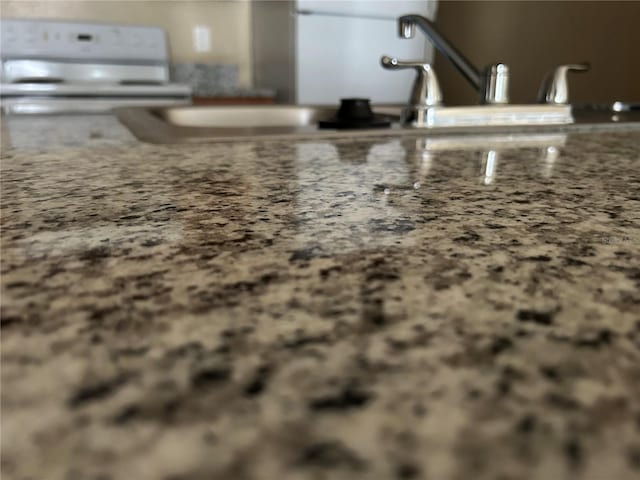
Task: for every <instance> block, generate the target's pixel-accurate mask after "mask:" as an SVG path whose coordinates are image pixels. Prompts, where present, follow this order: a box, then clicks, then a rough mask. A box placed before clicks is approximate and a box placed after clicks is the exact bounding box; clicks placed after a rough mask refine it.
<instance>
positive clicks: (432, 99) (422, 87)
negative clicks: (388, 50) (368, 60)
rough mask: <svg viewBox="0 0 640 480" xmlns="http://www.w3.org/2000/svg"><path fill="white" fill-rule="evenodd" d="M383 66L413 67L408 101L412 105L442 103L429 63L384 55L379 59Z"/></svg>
mask: <svg viewBox="0 0 640 480" xmlns="http://www.w3.org/2000/svg"><path fill="white" fill-rule="evenodd" d="M380 63H381V64H382V67H383V68H386V69H387V70H404V69H407V68H413V69H415V71H416V72H417V74H418V75H417V77H416V81H415V82H414V83H413V89H412V90H411V96H410V97H409V103H410V104H411V105H413V106H420V107H433V106H436V105H440V104H441V103H442V92H441V90H440V84H439V83H438V77H436V72H435V71H434V70H433V67H432V66H431V64H429V63H425V62H423V61H419V60H418V61H403V60H398V59H397V58H393V57H389V56H387V55H384V56H383V57H382V58H381V59H380Z"/></svg>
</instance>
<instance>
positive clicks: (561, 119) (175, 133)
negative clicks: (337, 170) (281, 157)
mask: <svg viewBox="0 0 640 480" xmlns="http://www.w3.org/2000/svg"><path fill="white" fill-rule="evenodd" d="M402 110H403V106H401V105H378V106H375V105H374V106H373V111H374V113H376V114H383V115H387V116H389V117H390V118H391V120H392V124H391V127H390V128H382V129H381V128H376V129H358V130H332V129H321V128H319V127H318V122H319V121H321V120H329V119H332V118H334V117H335V115H336V113H337V108H332V107H326V106H299V105H258V106H213V107H195V106H184V107H183V106H179V107H178V106H176V107H162V108H158V107H136V108H121V109H117V110H116V115H117V116H118V118H119V119H120V121H121V122H122V123H124V124H125V125H126V126H127V127H128V128H129V129H130V130H131V131H132V132H133V134H134V135H135V136H136V137H138V138H139V139H140V140H143V141H146V142H151V143H202V142H224V141H237V140H243V139H247V138H252V139H286V138H293V137H295V138H329V137H336V136H344V135H349V136H357V137H366V136H385V135H412V134H413V135H416V134H418V135H434V134H436V133H447V134H448V133H453V134H459V133H473V132H475V133H482V132H514V131H556V132H559V131H567V130H573V129H578V130H579V129H580V128H581V126H582V127H584V126H585V125H588V126H589V128H593V125H595V124H601V125H602V126H603V127H604V128H606V126H607V124H608V125H611V124H612V123H627V122H638V120H640V117H639V114H638V112H628V113H616V114H615V115H613V116H612V115H611V113H610V112H594V111H590V110H582V111H580V110H578V111H575V110H573V111H572V109H571V107H570V106H568V105H562V106H555V105H493V106H484V105H476V106H468V107H442V106H437V107H433V108H430V109H427V110H426V112H427V117H426V122H425V125H426V126H424V127H419V128H414V127H411V126H401V125H400V118H401V114H402ZM636 125H638V124H637V123H636Z"/></svg>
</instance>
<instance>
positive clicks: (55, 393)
mask: <svg viewBox="0 0 640 480" xmlns="http://www.w3.org/2000/svg"><path fill="white" fill-rule="evenodd" d="M97 118H103V117H88V118H85V120H84V122H85V125H86V128H89V129H91V128H92V127H91V125H92V122H94V121H96V119H97ZM11 120H12V119H9V121H11ZM111 120H113V119H110V120H109V119H107V118H103V119H102V120H99V123H98V124H93V125H94V127H93V128H97V127H96V126H95V125H99V126H100V128H104V129H105V136H106V137H107V138H111V137H109V136H110V135H116V134H115V133H114V130H110V129H109V127H108V126H107V123H108V122H110V121H111ZM52 121H53V118H49V119H46V118H40V119H38V121H36V122H31V123H29V122H23V123H21V124H20V125H21V128H20V135H21V137H20V138H21V139H22V141H23V142H24V143H22V144H16V143H15V142H13V143H8V144H5V146H4V147H3V151H2V177H1V182H2V190H1V194H2V258H1V264H2V278H1V283H2V311H1V318H2V339H1V341H2V387H3V388H2V414H3V426H2V470H3V478H8V479H12V478H48V479H58V478H60V479H66V478H113V479H115V478H136V479H146V478H149V479H151V478H175V479H177V478H190V479H192V478H221V479H222V478H224V479H227V478H246V479H249V478H251V479H254V478H255V479H262V478H264V479H273V478H282V479H307V478H308V479H312V478H363V479H365V478H366V479H372V478H437V479H466V478H474V479H495V478H527V479H544V480H548V479H550V478H583V479H601V478H615V479H616V480H621V479H632V478H637V475H638V473H639V472H640V440H639V438H640V400H639V399H640V317H639V316H638V312H639V311H640V307H639V305H640V294H639V291H640V216H639V212H640V194H639V192H640V132H638V131H620V132H615V131H613V132H599V133H569V134H566V135H564V134H562V135H548V134H547V135H539V136H536V135H533V136H521V137H518V136H516V137H514V138H515V140H514V138H511V139H510V140H509V139H508V138H505V137H504V136H503V137H490V136H487V137H485V138H475V139H474V138H472V137H464V138H459V139H458V140H455V139H454V138H453V137H448V138H444V137H425V138H418V137H415V138H414V137H402V138H400V137H398V138H393V137H391V138H389V137H386V138H381V139H377V140H376V139H371V138H362V139H357V140H355V139H349V138H346V139H335V140H331V139H329V140H327V139H323V140H321V141H308V140H305V141H298V142H296V141H286V142H243V143H225V144H212V145H198V146H194V145H174V146H164V145H149V144H141V143H138V142H136V141H135V140H133V139H131V138H127V139H125V140H123V142H121V143H118V142H116V141H115V137H113V138H114V141H113V142H101V143H98V144H93V143H92V142H91V139H89V141H86V142H84V143H82V142H76V143H73V142H72V143H71V145H72V146H67V147H66V148H60V145H59V144H58V147H57V148H46V144H45V143H43V142H42V138H43V135H44V132H45V131H46V129H45V128H44V126H47V125H48V127H47V128H52ZM65 122H67V123H65ZM53 123H55V126H56V127H57V128H59V129H65V128H66V131H68V130H69V129H73V125H76V126H78V125H80V124H82V123H83V122H82V120H81V119H80V118H75V117H69V118H67V119H66V120H65V118H57V119H56V120H55V122H53ZM14 126H15V124H14ZM4 127H6V125H5V126H4ZM41 127H42V128H43V130H42V131H40V130H39V128H41ZM9 130H10V131H11V129H9ZM29 138H32V139H33V145H31V147H32V148H28V145H26V143H27V142H28V139H29ZM456 142H457V143H456Z"/></svg>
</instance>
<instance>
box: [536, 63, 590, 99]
mask: <svg viewBox="0 0 640 480" xmlns="http://www.w3.org/2000/svg"><path fill="white" fill-rule="evenodd" d="M589 68H590V65H589V63H588V62H583V63H577V64H567V65H560V66H558V67H556V68H555V69H554V70H552V71H551V72H549V73H548V74H547V76H546V77H545V78H544V80H543V82H542V85H541V86H540V90H538V103H550V104H553V105H564V104H567V103H569V82H568V80H567V73H568V72H586V71H587V70H589Z"/></svg>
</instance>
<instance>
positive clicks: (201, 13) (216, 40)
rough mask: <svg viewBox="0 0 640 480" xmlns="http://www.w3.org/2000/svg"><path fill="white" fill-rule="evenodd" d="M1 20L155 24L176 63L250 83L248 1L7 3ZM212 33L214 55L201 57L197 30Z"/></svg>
mask: <svg viewBox="0 0 640 480" xmlns="http://www.w3.org/2000/svg"><path fill="white" fill-rule="evenodd" d="M0 6H1V9H0V14H1V16H2V17H26V18H57V19H69V20H93V21H99V22H105V23H122V24H132V25H153V26H159V27H162V28H164V29H165V30H166V31H167V33H168V36H169V43H170V50H171V56H172V59H173V60H174V61H177V62H191V61H197V62H205V63H233V64H237V65H238V67H239V72H238V73H239V82H240V85H241V86H250V84H251V77H252V75H251V34H250V29H249V26H250V3H249V1H248V0H228V1H222V0H201V1H192V0H146V1H142V0H111V1H109V0H73V1H69V0H39V1H31V0H2V2H1V3H0ZM196 25H202V26H207V27H209V28H210V29H211V51H210V52H206V53H200V52H196V51H195V50H194V48H193V39H192V29H193V27H194V26H196Z"/></svg>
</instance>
